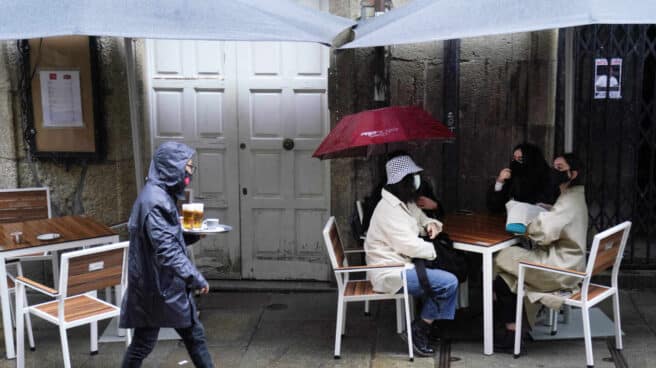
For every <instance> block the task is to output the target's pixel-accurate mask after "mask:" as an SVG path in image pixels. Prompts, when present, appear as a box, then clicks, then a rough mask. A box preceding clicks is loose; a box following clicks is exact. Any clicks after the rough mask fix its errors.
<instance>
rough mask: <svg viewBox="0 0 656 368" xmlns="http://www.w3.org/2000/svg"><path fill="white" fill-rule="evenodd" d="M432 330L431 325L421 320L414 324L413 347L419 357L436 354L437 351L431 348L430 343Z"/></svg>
mask: <svg viewBox="0 0 656 368" xmlns="http://www.w3.org/2000/svg"><path fill="white" fill-rule="evenodd" d="M430 330H431V325H429V324H428V323H426V322H425V321H424V320H423V319H421V318H419V319H417V320H415V321H414V322H412V327H411V331H412V347H413V348H414V351H415V354H417V355H418V356H422V357H429V356H433V355H434V354H435V350H433V348H432V347H431V346H430V341H429V339H428V335H429V334H430ZM404 338H405V336H404Z"/></svg>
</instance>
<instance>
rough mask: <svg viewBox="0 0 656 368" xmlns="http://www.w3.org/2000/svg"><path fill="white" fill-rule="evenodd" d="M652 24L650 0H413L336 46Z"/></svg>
mask: <svg viewBox="0 0 656 368" xmlns="http://www.w3.org/2000/svg"><path fill="white" fill-rule="evenodd" d="M651 23H656V1H653V0H622V1H617V0H467V1H463V0H461V1H453V0H414V1H412V2H410V3H408V4H406V5H404V6H401V7H399V8H395V9H393V10H391V11H389V12H387V13H385V14H384V15H382V16H379V17H375V18H372V19H369V20H366V21H363V22H361V23H359V24H358V26H357V28H356V29H355V39H354V40H353V41H352V42H350V43H347V44H345V45H343V46H342V47H341V48H355V47H372V46H384V45H395V44H404V43H416V42H427V41H438V40H450V39H457V38H466V37H476V36H485V35H496V34H504V33H514V32H530V31H538V30H543V29H552V28H561V27H573V26H580V25H586V24H651Z"/></svg>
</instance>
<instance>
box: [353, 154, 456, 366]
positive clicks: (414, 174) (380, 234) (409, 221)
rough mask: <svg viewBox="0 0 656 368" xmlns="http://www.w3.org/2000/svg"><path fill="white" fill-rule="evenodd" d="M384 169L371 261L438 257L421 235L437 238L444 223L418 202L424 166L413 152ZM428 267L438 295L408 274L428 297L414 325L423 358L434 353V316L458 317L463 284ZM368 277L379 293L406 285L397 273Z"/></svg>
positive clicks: (370, 237) (415, 290) (417, 292)
mask: <svg viewBox="0 0 656 368" xmlns="http://www.w3.org/2000/svg"><path fill="white" fill-rule="evenodd" d="M385 170H386V172H387V184H386V185H385V186H384V187H383V189H382V190H381V195H382V199H381V200H380V201H379V202H378V204H377V205H376V208H375V209H374V212H373V215H372V217H371V222H370V225H369V230H368V232H367V238H366V240H365V242H364V249H365V252H366V260H367V264H368V265H370V266H371V265H386V264H399V263H412V258H423V259H428V260H432V259H435V257H436V254H435V248H434V247H433V244H432V243H431V242H427V241H424V240H423V239H422V238H420V236H426V235H428V236H429V237H430V238H431V239H434V238H435V237H436V236H437V234H438V233H439V232H440V231H442V223H440V222H439V221H438V220H435V219H431V218H429V217H427V216H426V215H425V214H424V212H423V211H422V210H421V209H420V208H419V207H417V204H416V200H417V197H418V193H417V189H418V188H419V186H420V183H421V179H420V177H419V174H418V173H419V172H421V171H423V169H422V168H420V167H418V166H417V165H416V164H415V163H414V161H412V159H411V158H410V156H407V155H403V156H397V157H394V158H392V159H390V160H389V161H388V162H387V164H386V165H385ZM426 271H427V278H428V281H429V284H430V287H431V289H432V290H433V294H434V295H433V297H425V295H424V289H423V288H422V286H421V285H420V283H419V279H418V277H417V273H416V272H415V270H414V269H411V270H409V271H408V273H407V277H408V280H407V282H408V293H410V294H412V295H414V296H417V297H421V298H422V301H423V307H422V311H421V315H420V316H418V318H417V319H416V320H415V321H414V322H413V323H412V327H411V328H412V342H413V345H414V350H415V353H416V354H417V355H419V356H432V355H433V354H434V350H433V349H432V348H431V347H430V346H429V342H428V334H429V332H430V326H431V324H432V323H433V321H435V320H440V319H449V320H450V319H453V316H454V314H455V303H456V292H457V288H458V280H457V279H456V277H455V276H454V275H453V274H451V273H449V272H446V271H443V270H438V269H427V270H426ZM368 276H369V279H370V280H371V282H372V284H373V288H374V290H375V291H378V292H383V293H395V292H398V291H399V290H400V289H401V286H402V281H401V275H400V273H399V272H398V271H390V270H376V271H369V275H368ZM402 336H404V335H402Z"/></svg>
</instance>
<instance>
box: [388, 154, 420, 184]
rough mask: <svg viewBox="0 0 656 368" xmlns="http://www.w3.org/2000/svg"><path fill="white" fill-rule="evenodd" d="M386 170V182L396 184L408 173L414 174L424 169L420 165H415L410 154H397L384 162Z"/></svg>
mask: <svg viewBox="0 0 656 368" xmlns="http://www.w3.org/2000/svg"><path fill="white" fill-rule="evenodd" d="M385 170H386V171H387V184H396V183H398V182H400V181H401V180H403V178H404V177H405V176H406V175H408V174H416V173H418V172H420V171H424V169H422V168H421V167H419V166H417V164H415V162H414V161H412V159H411V158H410V156H397V157H394V158H393V159H391V160H389V161H387V163H386V164H385Z"/></svg>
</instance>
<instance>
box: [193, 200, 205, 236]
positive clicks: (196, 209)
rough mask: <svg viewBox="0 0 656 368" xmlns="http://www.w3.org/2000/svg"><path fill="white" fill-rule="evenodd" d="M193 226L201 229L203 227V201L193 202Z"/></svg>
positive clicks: (195, 228)
mask: <svg viewBox="0 0 656 368" xmlns="http://www.w3.org/2000/svg"><path fill="white" fill-rule="evenodd" d="M192 205H193V208H192V216H191V219H192V227H193V229H194V230H201V229H202V228H203V210H204V206H203V204H202V203H192Z"/></svg>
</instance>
